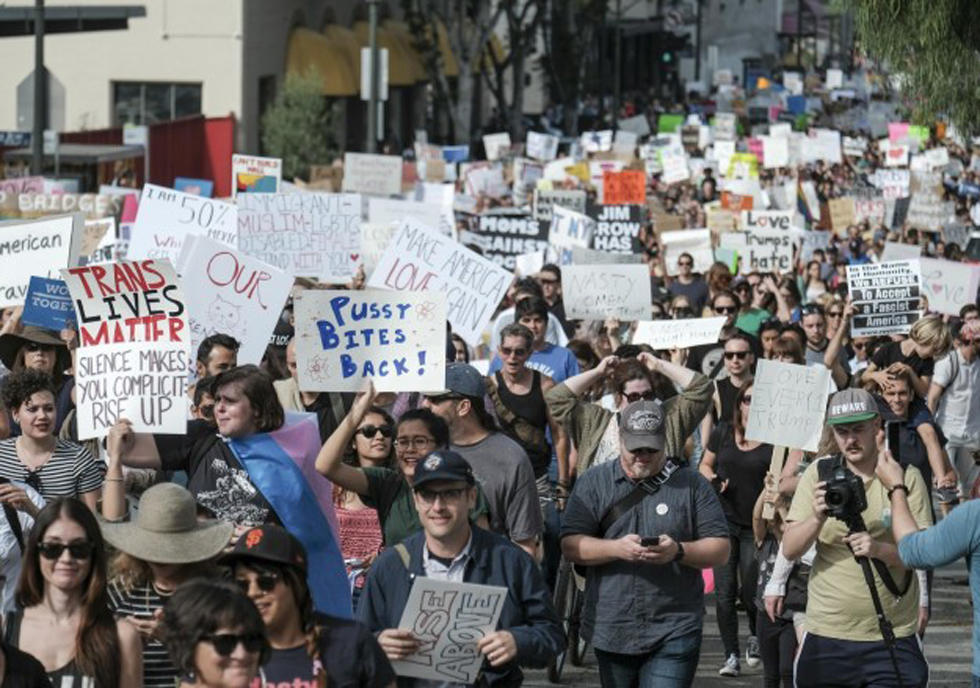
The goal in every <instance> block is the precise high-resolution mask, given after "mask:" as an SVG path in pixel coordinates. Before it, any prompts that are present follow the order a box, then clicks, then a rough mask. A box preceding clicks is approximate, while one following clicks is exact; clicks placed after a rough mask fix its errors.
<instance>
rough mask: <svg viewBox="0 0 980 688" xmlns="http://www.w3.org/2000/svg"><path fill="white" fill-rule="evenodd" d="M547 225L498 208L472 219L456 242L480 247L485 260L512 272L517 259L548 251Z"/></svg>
mask: <svg viewBox="0 0 980 688" xmlns="http://www.w3.org/2000/svg"><path fill="white" fill-rule="evenodd" d="M549 225H550V223H547V222H542V221H539V220H535V219H534V218H533V217H531V216H530V215H528V214H527V213H525V212H523V211H521V210H519V209H516V208H499V209H495V210H494V211H490V212H486V213H483V214H482V215H477V216H475V217H472V218H471V219H470V229H469V230H465V231H463V232H461V233H460V236H459V242H460V243H461V244H464V245H467V246H477V247H479V249H480V254H481V255H482V256H483V257H484V258H489V259H490V260H492V261H493V262H494V263H496V264H497V265H502V266H503V267H505V268H507V269H508V270H511V271H513V270H514V268H515V267H516V266H517V263H516V260H517V256H520V255H524V254H525V253H536V252H538V251H544V250H545V249H547V248H548V228H549Z"/></svg>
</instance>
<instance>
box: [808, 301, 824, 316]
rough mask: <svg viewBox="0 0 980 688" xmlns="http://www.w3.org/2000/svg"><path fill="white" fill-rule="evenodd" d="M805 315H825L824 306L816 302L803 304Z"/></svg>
mask: <svg viewBox="0 0 980 688" xmlns="http://www.w3.org/2000/svg"><path fill="white" fill-rule="evenodd" d="M803 315H823V307H821V306H820V305H819V304H816V303H808V304H807V305H805V306H803Z"/></svg>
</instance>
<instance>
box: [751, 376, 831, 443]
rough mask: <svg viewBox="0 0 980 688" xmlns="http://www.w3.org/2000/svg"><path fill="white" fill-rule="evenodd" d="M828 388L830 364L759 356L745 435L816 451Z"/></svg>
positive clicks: (755, 439) (757, 439) (753, 438)
mask: <svg viewBox="0 0 980 688" xmlns="http://www.w3.org/2000/svg"><path fill="white" fill-rule="evenodd" d="M828 389H830V369H829V368H825V367H823V366H804V365H796V364H795V363H781V362H780V361H770V360H766V359H764V358H762V359H759V361H758V362H757V363H756V369H755V379H754V380H753V381H752V403H751V404H750V405H749V420H748V422H747V423H746V425H745V439H747V440H751V441H753V442H766V443H768V444H772V445H777V446H783V447H789V448H791V449H802V450H804V451H810V452H815V451H817V445H818V444H819V443H820V436H821V434H822V433H823V420H824V414H825V413H826V410H827V390H828Z"/></svg>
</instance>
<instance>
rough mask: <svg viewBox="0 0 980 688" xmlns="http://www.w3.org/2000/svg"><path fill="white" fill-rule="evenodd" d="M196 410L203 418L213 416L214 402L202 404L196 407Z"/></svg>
mask: <svg viewBox="0 0 980 688" xmlns="http://www.w3.org/2000/svg"><path fill="white" fill-rule="evenodd" d="M197 412H198V413H200V414H201V415H202V416H203V417H204V418H214V404H204V405H202V406H198V407H197Z"/></svg>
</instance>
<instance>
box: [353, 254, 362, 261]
mask: <svg viewBox="0 0 980 688" xmlns="http://www.w3.org/2000/svg"><path fill="white" fill-rule="evenodd" d="M360 257H361V254H360V253H352V254H350V259H351V260H354V261H356V260H357V259H358V258H360Z"/></svg>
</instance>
